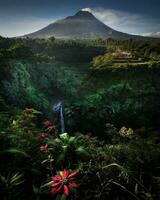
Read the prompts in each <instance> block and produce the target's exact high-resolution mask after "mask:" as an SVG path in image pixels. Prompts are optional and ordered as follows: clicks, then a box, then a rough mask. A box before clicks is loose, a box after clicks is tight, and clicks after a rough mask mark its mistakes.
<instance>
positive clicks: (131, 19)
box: [82, 8, 160, 34]
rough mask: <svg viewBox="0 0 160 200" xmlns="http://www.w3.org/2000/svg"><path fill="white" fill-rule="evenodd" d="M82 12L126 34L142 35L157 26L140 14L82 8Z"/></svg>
mask: <svg viewBox="0 0 160 200" xmlns="http://www.w3.org/2000/svg"><path fill="white" fill-rule="evenodd" d="M82 10H84V11H89V12H91V13H92V14H93V15H94V16H95V17H96V18H97V19H99V20H100V21H102V22H103V23H104V24H106V25H108V26H110V27H111V28H113V29H115V30H118V31H122V32H126V33H131V34H142V33H144V32H149V30H150V29H153V28H154V29H155V27H156V26H157V24H156V23H155V21H154V20H153V19H152V18H149V17H148V16H143V15H140V14H134V13H128V12H124V11H119V10H113V9H103V8H94V9H90V8H84V9H82ZM159 27H160V26H159Z"/></svg>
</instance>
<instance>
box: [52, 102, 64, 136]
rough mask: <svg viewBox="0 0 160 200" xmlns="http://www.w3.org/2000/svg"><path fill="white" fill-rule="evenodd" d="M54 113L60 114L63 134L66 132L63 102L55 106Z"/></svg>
mask: <svg viewBox="0 0 160 200" xmlns="http://www.w3.org/2000/svg"><path fill="white" fill-rule="evenodd" d="M53 111H54V112H57V113H59V116H60V125H61V133H64V132H65V123H64V114H63V102H61V101H60V102H58V103H56V104H54V105H53Z"/></svg>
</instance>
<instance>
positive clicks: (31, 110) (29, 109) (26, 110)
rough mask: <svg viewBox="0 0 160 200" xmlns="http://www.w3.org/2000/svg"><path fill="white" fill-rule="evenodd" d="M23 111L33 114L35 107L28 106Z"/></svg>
mask: <svg viewBox="0 0 160 200" xmlns="http://www.w3.org/2000/svg"><path fill="white" fill-rule="evenodd" d="M23 113H25V114H32V113H33V109H32V108H26V109H25V110H24V111H23Z"/></svg>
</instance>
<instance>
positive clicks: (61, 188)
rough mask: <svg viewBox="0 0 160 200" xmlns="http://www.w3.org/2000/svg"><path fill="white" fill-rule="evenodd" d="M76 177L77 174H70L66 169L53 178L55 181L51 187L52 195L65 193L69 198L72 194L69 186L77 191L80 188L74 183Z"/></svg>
mask: <svg viewBox="0 0 160 200" xmlns="http://www.w3.org/2000/svg"><path fill="white" fill-rule="evenodd" d="M76 175H77V172H73V173H69V171H68V170H67V169H64V170H63V171H61V172H60V173H59V175H56V176H53V177H51V178H52V180H53V181H54V182H53V183H52V185H51V193H52V194H57V193H63V194H64V195H65V196H68V195H69V193H70V190H69V186H71V187H72V188H75V189H76V188H78V185H77V184H76V183H75V182H73V179H74V178H75V176H76Z"/></svg>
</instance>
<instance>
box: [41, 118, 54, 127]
mask: <svg viewBox="0 0 160 200" xmlns="http://www.w3.org/2000/svg"><path fill="white" fill-rule="evenodd" d="M43 125H44V127H45V128H49V127H50V126H52V123H51V122H50V121H49V120H45V121H44V122H43Z"/></svg>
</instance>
